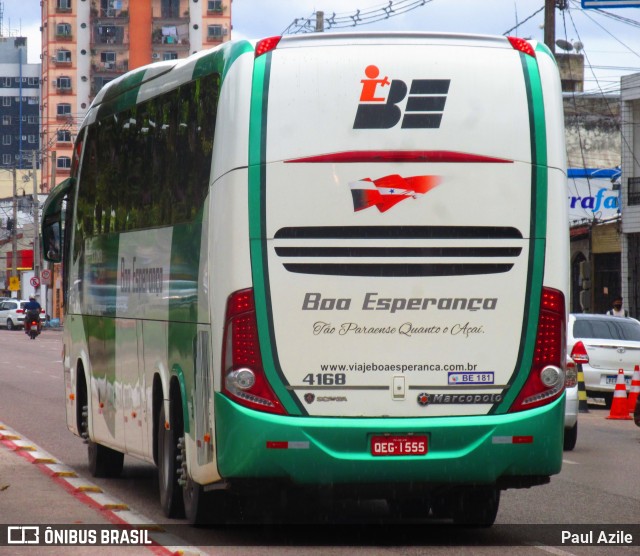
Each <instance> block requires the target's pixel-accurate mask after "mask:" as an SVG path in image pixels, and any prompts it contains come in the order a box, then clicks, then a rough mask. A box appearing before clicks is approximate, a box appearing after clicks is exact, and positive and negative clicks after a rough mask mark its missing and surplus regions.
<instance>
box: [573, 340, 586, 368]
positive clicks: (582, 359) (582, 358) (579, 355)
mask: <svg viewBox="0 0 640 556" xmlns="http://www.w3.org/2000/svg"><path fill="white" fill-rule="evenodd" d="M571 359H573V360H574V361H575V362H576V363H588V362H589V354H588V353H587V348H586V347H584V344H583V343H582V342H576V343H575V345H574V346H573V349H572V350H571Z"/></svg>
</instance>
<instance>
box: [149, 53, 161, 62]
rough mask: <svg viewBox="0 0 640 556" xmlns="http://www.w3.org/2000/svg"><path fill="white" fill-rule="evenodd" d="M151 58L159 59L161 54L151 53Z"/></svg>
mask: <svg viewBox="0 0 640 556" xmlns="http://www.w3.org/2000/svg"><path fill="white" fill-rule="evenodd" d="M151 58H153V59H154V60H157V59H158V58H160V54H158V53H157V52H154V53H153V54H152V55H151Z"/></svg>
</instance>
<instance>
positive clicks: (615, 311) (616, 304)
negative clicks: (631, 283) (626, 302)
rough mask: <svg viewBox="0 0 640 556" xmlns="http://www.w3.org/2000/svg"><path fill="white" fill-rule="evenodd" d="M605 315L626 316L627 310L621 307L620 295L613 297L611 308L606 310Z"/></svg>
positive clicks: (627, 314)
mask: <svg viewBox="0 0 640 556" xmlns="http://www.w3.org/2000/svg"><path fill="white" fill-rule="evenodd" d="M607 315H612V316H614V317H628V316H629V311H627V310H626V309H623V308H622V297H619V296H618V297H614V298H613V305H612V307H611V309H609V310H608V311H607Z"/></svg>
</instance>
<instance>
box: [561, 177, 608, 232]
mask: <svg viewBox="0 0 640 556" xmlns="http://www.w3.org/2000/svg"><path fill="white" fill-rule="evenodd" d="M567 186H568V193H569V194H568V197H569V222H570V223H571V224H577V223H580V222H591V221H593V220H599V221H605V220H611V219H613V218H616V217H617V216H618V215H619V214H620V191H619V190H618V189H614V186H613V184H612V183H611V180H610V179H607V178H605V179H601V178H600V179H599V178H595V177H591V178H583V177H580V178H572V177H569V179H568V180H567Z"/></svg>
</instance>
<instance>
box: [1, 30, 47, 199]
mask: <svg viewBox="0 0 640 556" xmlns="http://www.w3.org/2000/svg"><path fill="white" fill-rule="evenodd" d="M0 97H1V98H0V167H1V168H3V169H10V168H14V167H15V168H18V169H21V168H22V169H27V168H32V167H33V162H32V161H33V152H34V151H38V150H39V148H40V135H39V133H40V130H39V122H40V113H39V106H40V64H29V63H27V39H26V37H3V36H0ZM6 175H8V174H7V173H6V172H4V173H3V177H6ZM7 180H8V178H7ZM0 181H2V178H0ZM0 193H5V194H6V192H0ZM8 194H11V193H10V192H9V193H8Z"/></svg>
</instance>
